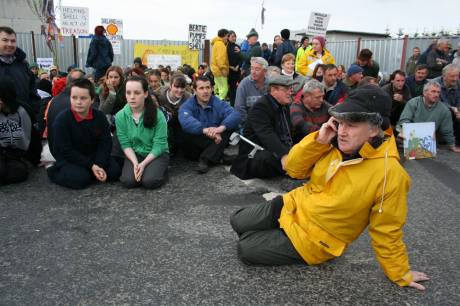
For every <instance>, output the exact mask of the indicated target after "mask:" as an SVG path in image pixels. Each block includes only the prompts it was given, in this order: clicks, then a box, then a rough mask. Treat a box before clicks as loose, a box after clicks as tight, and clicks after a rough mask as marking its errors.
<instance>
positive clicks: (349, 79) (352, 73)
mask: <svg viewBox="0 0 460 306" xmlns="http://www.w3.org/2000/svg"><path fill="white" fill-rule="evenodd" d="M363 71H364V70H363V68H361V66H359V65H356V64H351V65H350V67H348V70H347V76H346V77H345V81H343V83H344V84H345V85H347V86H348V90H349V91H350V90H352V89H355V88H357V87H358V84H359V82H361V80H362V79H363Z"/></svg>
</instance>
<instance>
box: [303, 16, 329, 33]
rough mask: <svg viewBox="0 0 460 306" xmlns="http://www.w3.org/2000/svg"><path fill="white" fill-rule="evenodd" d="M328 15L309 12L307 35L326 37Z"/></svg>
mask: <svg viewBox="0 0 460 306" xmlns="http://www.w3.org/2000/svg"><path fill="white" fill-rule="evenodd" d="M330 18H331V15H330V14H325V13H318V12H311V14H310V21H309V22H308V26H307V30H306V32H307V34H309V35H322V36H326V31H327V25H328V24H329V19H330Z"/></svg>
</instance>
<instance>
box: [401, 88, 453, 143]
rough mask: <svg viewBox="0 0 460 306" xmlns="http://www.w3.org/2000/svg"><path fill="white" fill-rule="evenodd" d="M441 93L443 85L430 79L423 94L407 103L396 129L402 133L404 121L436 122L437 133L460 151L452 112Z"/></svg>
mask: <svg viewBox="0 0 460 306" xmlns="http://www.w3.org/2000/svg"><path fill="white" fill-rule="evenodd" d="M440 94H441V85H439V83H437V82H435V81H428V83H426V84H425V86H424V88H423V96H419V97H415V98H412V99H411V100H409V102H407V103H406V106H405V107H404V110H403V112H402V113H401V117H400V118H399V121H398V125H397V127H396V130H397V131H398V132H399V133H400V132H401V131H402V125H403V123H410V122H412V123H417V122H434V123H435V129H436V133H437V134H438V135H439V136H441V139H442V140H443V141H445V142H446V143H447V145H448V146H449V148H450V150H451V151H453V152H460V148H458V147H456V146H455V137H454V131H453V127H452V116H451V113H450V111H449V108H448V107H447V106H446V105H445V104H444V103H442V102H441V101H440V100H439V97H440ZM400 135H401V134H400ZM401 138H402V137H401Z"/></svg>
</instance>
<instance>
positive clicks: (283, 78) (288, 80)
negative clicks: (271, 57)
mask: <svg viewBox="0 0 460 306" xmlns="http://www.w3.org/2000/svg"><path fill="white" fill-rule="evenodd" d="M294 83H295V82H294V80H293V79H292V77H290V76H287V75H275V76H272V77H271V78H269V79H268V85H280V86H286V87H288V86H292V85H294Z"/></svg>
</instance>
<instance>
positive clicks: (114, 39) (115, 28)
mask: <svg viewBox="0 0 460 306" xmlns="http://www.w3.org/2000/svg"><path fill="white" fill-rule="evenodd" d="M101 24H102V26H103V27H104V29H105V30H106V32H107V38H108V40H109V41H110V43H111V44H112V48H113V54H121V41H122V40H123V20H121V19H114V18H101Z"/></svg>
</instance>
